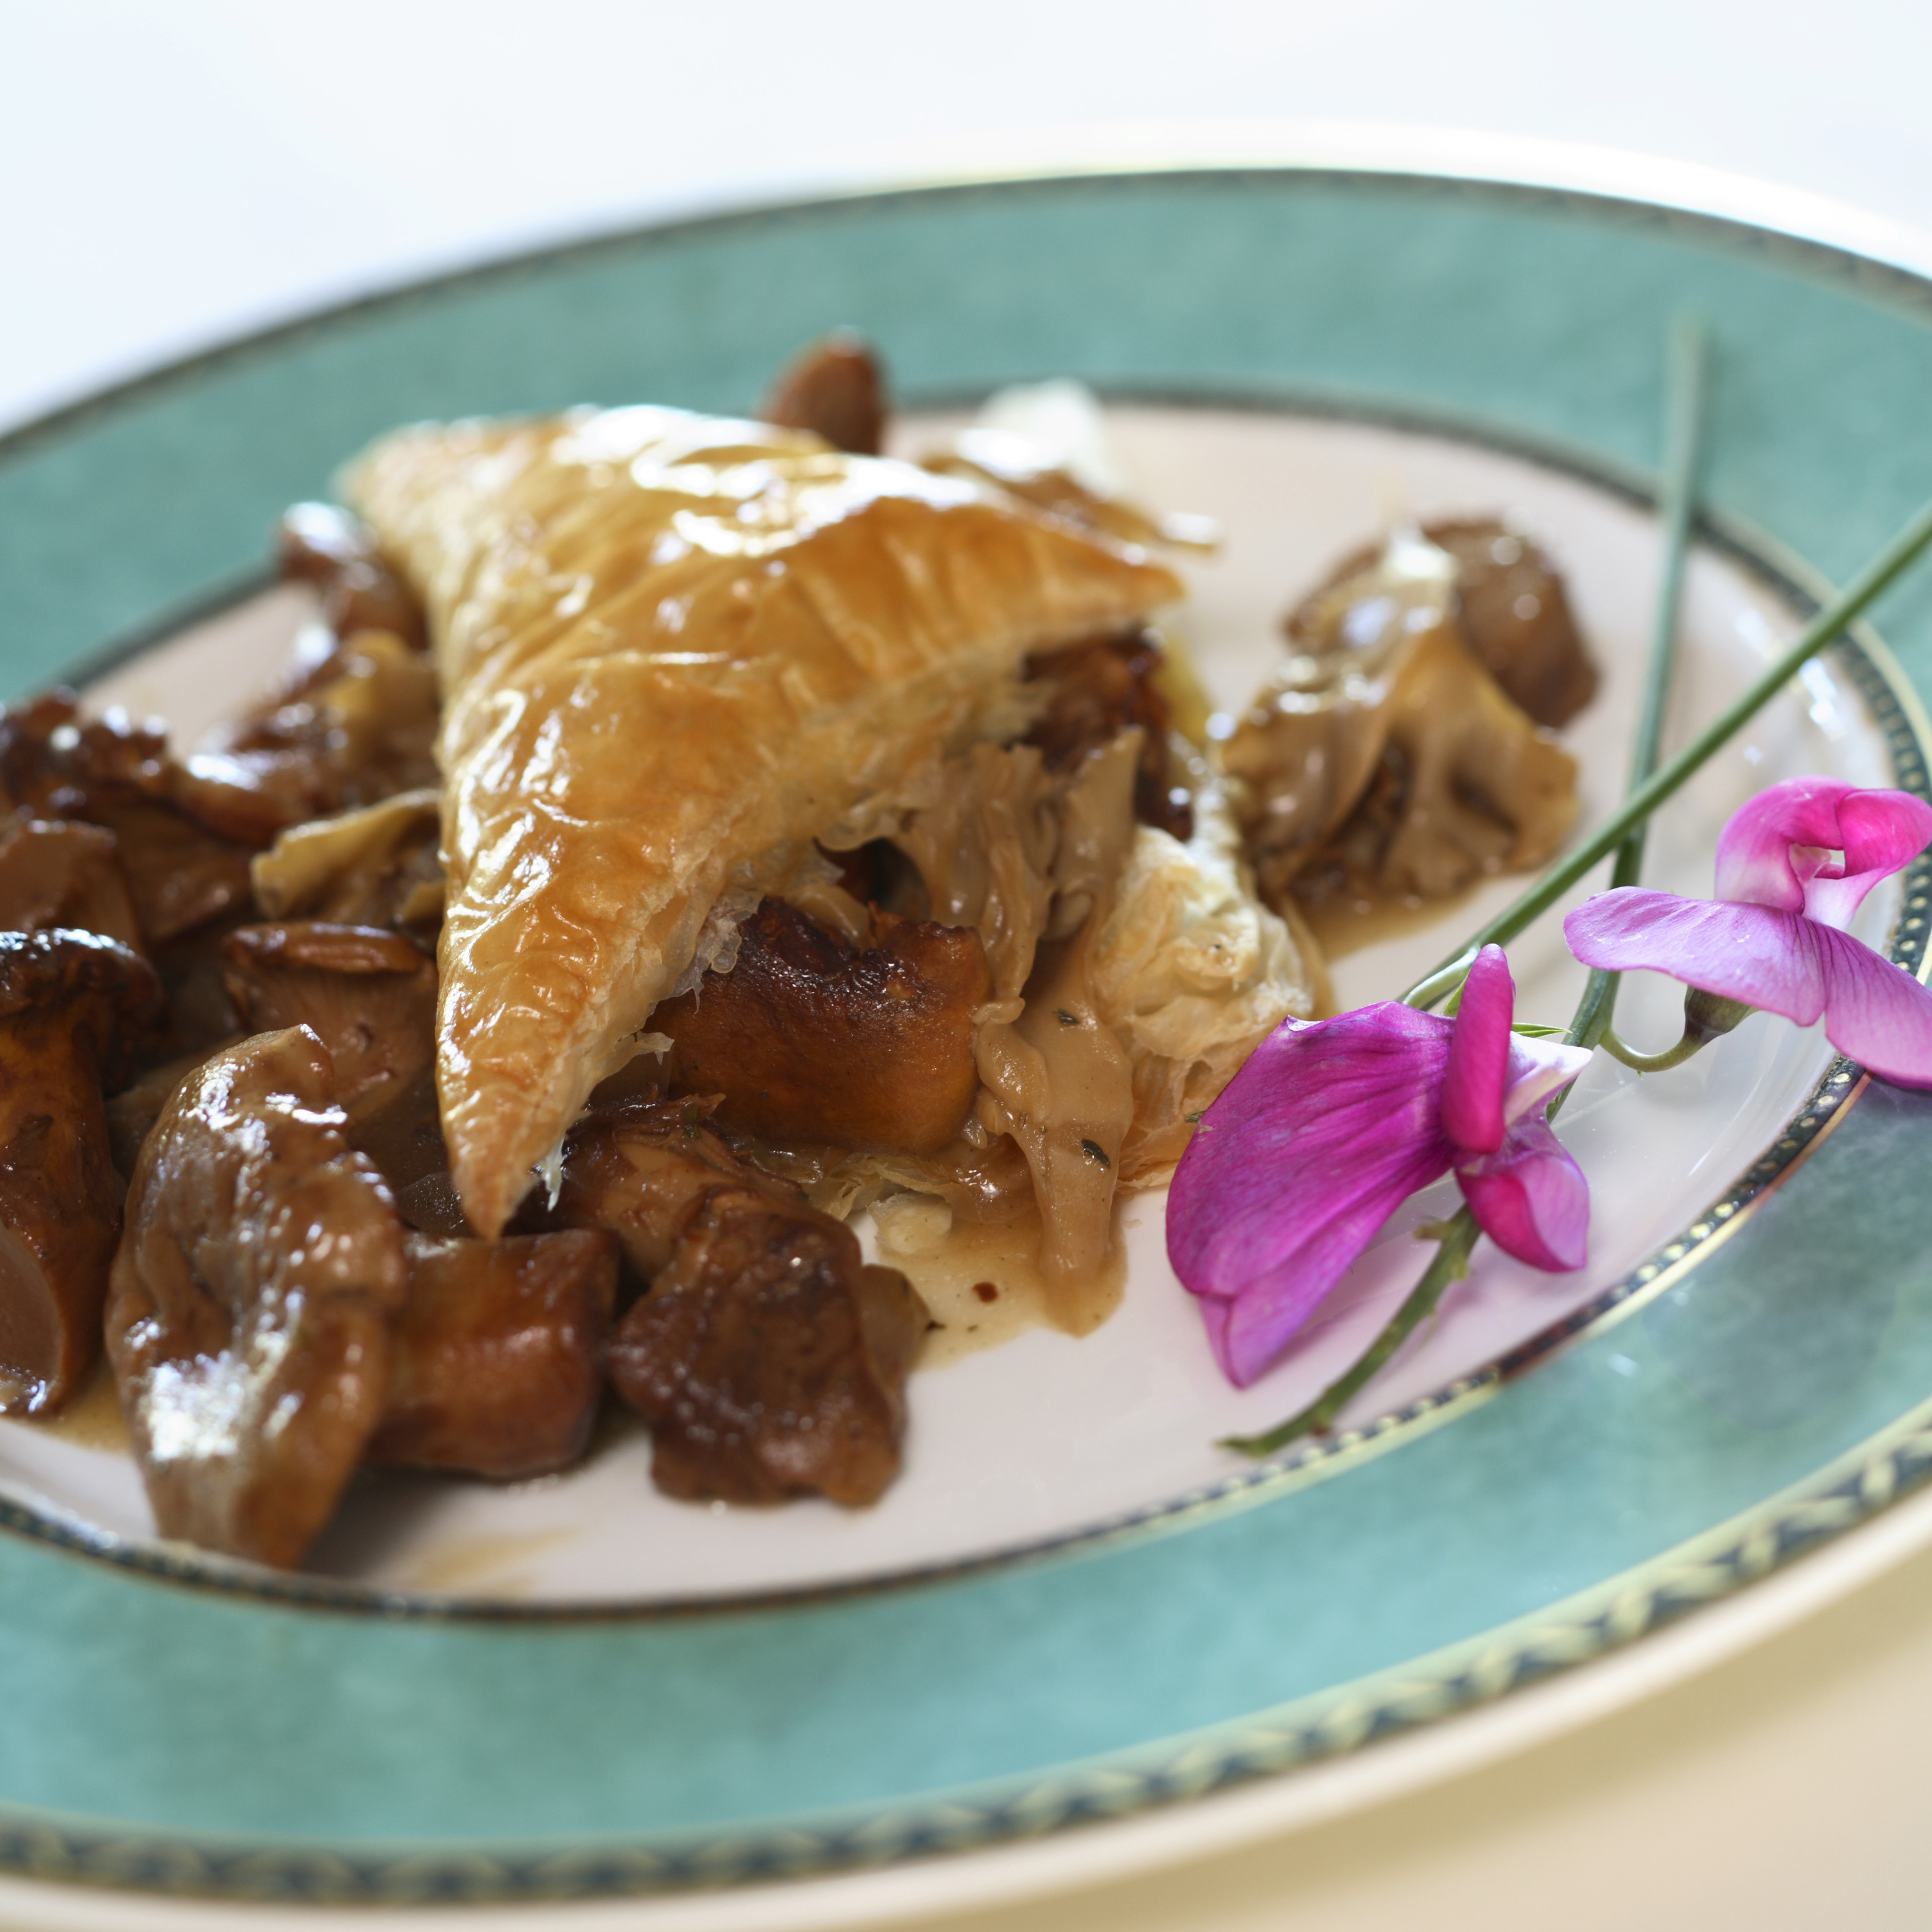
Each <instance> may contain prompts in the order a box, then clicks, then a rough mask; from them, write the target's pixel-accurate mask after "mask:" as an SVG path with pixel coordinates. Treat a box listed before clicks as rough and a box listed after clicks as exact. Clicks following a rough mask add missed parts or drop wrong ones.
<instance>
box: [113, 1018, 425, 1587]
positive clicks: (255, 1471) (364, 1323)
mask: <svg viewBox="0 0 1932 1932" xmlns="http://www.w3.org/2000/svg"><path fill="white" fill-rule="evenodd" d="M345 1125H346V1121H345V1117H344V1115H343V1113H342V1111H341V1109H340V1108H338V1106H335V1070H334V1068H333V1067H332V1064H331V1062H330V1060H329V1053H328V1050H327V1049H326V1048H325V1047H324V1046H323V1043H322V1042H321V1041H320V1040H319V1039H317V1037H316V1036H315V1034H313V1033H312V1032H311V1031H309V1030H308V1028H306V1027H291V1028H288V1029H287V1031H284V1032H281V1033H274V1034H261V1035H258V1036H257V1037H255V1038H254V1039H252V1040H244V1041H242V1043H240V1044H239V1046H233V1047H230V1048H229V1049H227V1050H226V1052H222V1053H218V1054H217V1055H214V1058H212V1059H211V1060H209V1061H208V1062H207V1063H206V1064H205V1065H204V1066H203V1067H202V1068H201V1069H200V1070H199V1073H196V1074H195V1075H193V1076H192V1077H191V1078H190V1079H188V1080H187V1081H186V1082H184V1083H183V1084H182V1085H181V1088H180V1090H179V1091H178V1092H177V1093H176V1094H175V1097H174V1098H173V1099H172V1100H171V1101H170V1102H169V1103H168V1106H167V1107H166V1109H164V1110H163V1113H162V1115H161V1117H160V1120H159V1121H157V1122H156V1123H155V1126H154V1131H153V1132H152V1133H151V1134H150V1135H149V1136H148V1139H147V1142H146V1144H145V1145H144V1146H143V1148H142V1151H141V1157H140V1159H139V1162H138V1163H136V1168H135V1172H134V1178H133V1184H132V1186H131V1187H130V1189H129V1190H128V1195H127V1226H126V1232H125V1233H124V1236H123V1238H122V1241H121V1248H120V1252H119V1253H118V1254H117V1255H116V1256H115V1260H114V1268H113V1286H112V1289H111V1292H110V1296H109V1300H108V1307H107V1349H108V1355H109V1357H110V1360H111V1361H113V1365H114V1373H115V1381H116V1382H117V1383H118V1385H119V1387H120V1391H121V1406H122V1407H123V1408H124V1409H125V1410H126V1412H127V1419H128V1421H129V1424H130V1427H131V1428H132V1430H133V1436H134V1443H135V1448H136V1453H137V1454H138V1455H139V1458H140V1461H141V1466H142V1474H143V1475H144V1477H145V1480H146V1483H147V1487H148V1499H149V1501H150V1502H151V1504H152V1505H153V1507H154V1516H155V1520H156V1521H157V1524H158V1525H159V1526H160V1530H161V1532H162V1534H163V1535H166V1536H172V1537H180V1538H184V1539H185V1540H187V1541H190V1542H192V1543H196V1544H201V1545H202V1547H204V1548H207V1549H211V1550H222V1551H225V1552H226V1553H228V1554H229V1555H232V1556H242V1557H248V1558H251V1559H254V1560H255V1561H257V1562H263V1563H269V1564H274V1565H281V1566H284V1567H289V1566H293V1565H295V1564H296V1563H298V1562H299V1561H300V1560H301V1559H302V1553H303V1552H304V1551H305V1550H306V1549H307V1548H308V1545H309V1544H310V1542H311V1541H312V1540H313V1539H314V1536H315V1535H316V1534H317V1532H318V1531H320V1529H321V1528H322V1527H323V1525H324V1524H325V1523H326V1522H327V1521H328V1520H329V1517H330V1516H331V1514H332V1513H333V1512H334V1511H335V1505H336V1502H337V1501H338V1498H339V1497H340V1496H341V1493H342V1489H343V1487H344V1484H346V1483H347V1481H348V1480H349V1478H350V1474H351V1473H352V1472H353V1470H354V1469H355V1468H356V1465H357V1463H359V1462H360V1461H361V1460H362V1454H363V1451H364V1448H365V1446H366V1445H367V1443H368V1440H369V1438H370V1436H371V1434H372V1433H374V1430H375V1428H376V1427H377V1424H378V1423H379V1422H380V1420H381V1418H382V1415H383V1408H384V1406H385V1404H386V1401H387V1398H388V1394H389V1376H390V1361H391V1336H390V1329H391V1323H392V1318H393V1316H394V1314H395V1311H396V1310H398V1309H399V1308H400V1307H401V1305H402V1303H403V1300H404V1295H405V1293H406V1292H407V1283H408V1272H409V1271H408V1262H407V1258H406V1256H405V1254H404V1247H403V1227H402V1223H401V1220H400V1219H399V1218H398V1215H397V1213H396V1209H395V1202H394V1200H393V1199H392V1197H391V1196H390V1193H389V1189H388V1188H387V1187H386V1186H385V1185H384V1184H383V1181H382V1179H381V1178H380V1176H379V1175H377V1172H376V1171H375V1169H374V1167H373V1166H371V1163H369V1162H368V1160H366V1159H365V1157H363V1156H362V1155H361V1154H356V1153H354V1152H353V1151H351V1150H350V1147H349V1145H348V1143H347V1140H346V1139H345V1138H344V1127H345Z"/></svg>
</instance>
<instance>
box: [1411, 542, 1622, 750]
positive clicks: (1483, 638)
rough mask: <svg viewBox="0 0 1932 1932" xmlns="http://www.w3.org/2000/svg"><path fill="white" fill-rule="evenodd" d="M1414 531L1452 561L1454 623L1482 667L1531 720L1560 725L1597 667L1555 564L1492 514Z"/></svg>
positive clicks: (1593, 683)
mask: <svg viewBox="0 0 1932 1932" xmlns="http://www.w3.org/2000/svg"><path fill="white" fill-rule="evenodd" d="M1422 533H1423V535H1424V536H1426V537H1427V538H1428V539H1429V541H1430V542H1431V543H1433V544H1439V545H1440V546H1441V547H1442V548H1443V549H1444V550H1447V551H1448V553H1449V554H1450V555H1451V556H1453V557H1454V559H1456V562H1457V577H1456V616H1457V624H1458V626H1459V628H1460V630H1461V631H1462V634H1463V637H1464V638H1465V640H1466V641H1467V642H1468V643H1469V646H1470V648H1471V649H1472V650H1474V651H1475V654H1476V655H1477V656H1478V657H1479V658H1481V660H1482V661H1483V666H1484V669H1485V670H1487V671H1488V673H1490V676H1492V677H1493V678H1494V679H1496V682H1497V683H1498V684H1499V685H1502V688H1503V691H1504V693H1505V695H1506V696H1507V697H1508V698H1509V699H1510V700H1511V703H1514V704H1517V705H1520V706H1521V707H1522V708H1523V709H1524V710H1525V711H1526V712H1529V715H1530V716H1531V717H1532V718H1535V720H1536V721H1537V723H1538V724H1547V725H1548V726H1549V727H1550V729H1551V730H1557V729H1559V728H1560V727H1562V726H1563V725H1565V724H1568V723H1569V721H1571V718H1574V717H1575V716H1576V715H1577V712H1580V710H1582V709H1583V707H1584V706H1585V705H1586V704H1588V703H1589V701H1590V700H1591V699H1592V698H1593V697H1595V696H1596V694H1597V667H1596V666H1595V664H1592V662H1591V661H1590V657H1589V652H1587V651H1586V650H1585V649H1584V648H1583V637H1582V636H1581V634H1580V633H1579V632H1578V631H1577V620H1576V619H1575V618H1574V616H1572V615H1571V610H1570V599H1569V597H1568V594H1567V593H1566V592H1565V590H1564V588H1563V579H1562V575H1561V574H1559V571H1558V570H1557V568H1556V565H1555V564H1553V563H1552V562H1550V559H1549V557H1548V556H1547V555H1545V554H1544V552H1543V550H1541V549H1540V548H1539V547H1538V545H1537V544H1536V543H1535V541H1534V539H1533V538H1529V537H1527V536H1525V535H1523V533H1522V532H1520V530H1514V529H1511V528H1510V526H1508V524H1506V523H1499V522H1497V521H1496V520H1495V519H1494V518H1493V517H1492V518H1484V519H1478V520H1473V521H1468V522H1449V523H1428V524H1425V525H1424V527H1423V532H1422Z"/></svg>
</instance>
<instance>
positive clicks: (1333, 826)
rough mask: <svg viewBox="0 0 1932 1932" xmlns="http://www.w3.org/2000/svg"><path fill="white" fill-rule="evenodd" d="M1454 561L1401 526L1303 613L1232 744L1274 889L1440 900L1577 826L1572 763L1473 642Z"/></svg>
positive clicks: (1520, 862) (1265, 882) (1230, 752)
mask: <svg viewBox="0 0 1932 1932" xmlns="http://www.w3.org/2000/svg"><path fill="white" fill-rule="evenodd" d="M1456 581H1457V564H1456V561H1455V559H1454V558H1453V557H1451V556H1450V555H1449V554H1448V553H1447V552H1446V551H1445V550H1442V549H1440V548H1439V547H1437V546H1436V545H1435V544H1432V543H1430V542H1428V541H1425V540H1424V539H1423V538H1420V537H1419V536H1418V535H1415V533H1414V532H1410V533H1409V534H1407V535H1403V534H1401V533H1398V534H1397V536H1396V537H1395V538H1392V539H1391V542H1390V544H1389V547H1388V549H1387V550H1386V551H1385V553H1383V554H1382V558H1381V559H1380V560H1379V562H1377V563H1376V565H1374V567H1373V568H1372V569H1371V570H1369V571H1364V572H1363V573H1361V574H1359V575H1358V576H1355V577H1349V578H1346V579H1345V580H1341V581H1340V582H1338V583H1335V584H1334V585H1331V586H1330V587H1329V588H1328V589H1327V590H1325V591H1324V592H1320V593H1318V595H1317V596H1316V597H1315V598H1310V600H1309V601H1308V603H1307V604H1304V606H1303V607H1302V610H1301V612H1299V613H1297V616H1296V617H1295V620H1294V626H1293V627H1292V643H1294V645H1295V651H1294V654H1293V655H1291V656H1290V657H1289V658H1288V659H1287V661H1286V662H1285V663H1284V664H1283V666H1282V667H1281V668H1280V670H1279V671H1277V673H1276V674H1275V676H1274V677H1273V678H1272V679H1271V680H1270V681H1269V682H1268V684H1266V685H1264V686H1263V687H1262V690H1261V691H1260V692H1259V694H1258V695H1257V697H1256V700H1255V701H1254V703H1253V704H1252V705H1251V706H1250V707H1249V709H1248V711H1247V714H1246V715H1244V717H1243V718H1242V719H1241V723H1240V724H1239V726H1238V727H1237V729H1236V730H1235V734H1234V736H1232V738H1231V739H1229V742H1228V745H1227V747H1226V751H1225V752H1224V754H1223V757H1224V760H1225V762H1226V767H1227V769H1228V770H1229V772H1230V773H1231V774H1232V775H1233V776H1234V777H1235V778H1238V779H1239V780H1241V781H1242V784H1243V787H1244V789H1243V790H1242V793H1241V817H1242V829H1243V830H1244V833H1245V834H1246V835H1247V839H1248V841H1249V847H1250V853H1251V854H1252V856H1253V859H1254V863H1255V870H1256V874H1257V875H1258V877H1259V881H1260V884H1261V887H1262V892H1263V893H1264V895H1265V896H1267V897H1268V898H1269V899H1270V901H1271V902H1273V903H1274V904H1281V903H1282V902H1283V900H1284V898H1286V895H1287V894H1288V892H1289V889H1290V888H1291V886H1292V888H1293V889H1294V891H1295V894H1296V895H1297V897H1298V898H1300V899H1301V901H1302V902H1303V903H1304V904H1322V903H1325V902H1328V901H1336V900H1358V899H1361V898H1371V899H1373V898H1398V899H1400V898H1411V899H1414V898H1440V897H1442V896H1445V895H1448V894H1449V893H1451V892H1456V891H1458V890H1460V889H1461V888H1462V887H1463V886H1465V885H1466V884H1468V883H1469V881H1470V880H1472V879H1473V878H1475V877H1477V876H1478V875H1479V874H1482V873H1484V872H1490V871H1500V870H1503V869H1505V868H1508V869H1512V870H1514V869H1516V868H1520V867H1523V866H1529V865H1537V864H1539V863H1541V861H1542V860H1543V859H1545V858H1547V857H1548V856H1550V853H1553V851H1555V850H1556V847H1557V846H1558V845H1559V844H1560V843H1561V842H1562V838H1563V836H1564V835H1565V832H1568V829H1569V826H1570V822H1571V819H1572V817H1574V815H1575V813H1576V808H1577V797H1576V764H1575V761H1574V760H1573V759H1572V758H1571V757H1570V755H1569V754H1568V752H1566V751H1564V750H1563V748H1562V747H1561V746H1560V745H1558V744H1557V742H1556V740H1555V739H1553V738H1552V737H1551V736H1550V734H1549V733H1548V732H1547V731H1545V730H1542V729H1541V727H1538V725H1537V724H1535V723H1534V722H1533V721H1532V720H1531V719H1530V718H1529V716H1528V715H1526V713H1525V712H1523V711H1521V710H1520V709H1518V708H1517V706H1516V705H1514V703H1511V700H1509V698H1508V697H1506V696H1505V694H1504V693H1503V691H1502V689H1501V688H1500V687H1499V685H1497V683H1496V681H1495V679H1493V678H1492V677H1491V676H1490V675H1489V673H1487V671H1486V670H1484V668H1483V667H1482V666H1481V664H1478V662H1476V661H1475V658H1473V657H1472V655H1471V653H1470V651H1469V647H1468V646H1466V644H1465V643H1463V640H1462V638H1461V637H1460V635H1459V634H1458V633H1457V630H1456V628H1455V625H1454V619H1453V610H1454V596H1455V585H1456Z"/></svg>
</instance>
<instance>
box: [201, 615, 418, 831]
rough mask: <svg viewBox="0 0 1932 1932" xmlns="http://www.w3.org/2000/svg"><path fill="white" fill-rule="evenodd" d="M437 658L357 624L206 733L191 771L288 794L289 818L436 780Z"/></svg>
mask: <svg viewBox="0 0 1932 1932" xmlns="http://www.w3.org/2000/svg"><path fill="white" fill-rule="evenodd" d="M436 727H437V686H436V667H435V666H434V664H431V661H430V660H429V658H428V657H427V656H426V655H425V654H424V653H423V652H422V651H421V650H420V649H416V647H415V646H412V645H411V644H410V643H409V642H408V641H407V640H406V639H404V637H400V636H398V634H396V633H395V631H391V630H386V629H380V630H379V629H375V628H361V629H358V630H355V631H351V632H350V633H349V634H348V635H347V637H344V640H343V641H342V643H341V645H340V646H338V648H337V649H335V650H333V651H332V652H328V653H327V654H326V655H324V656H323V658H321V659H320V661H319V662H317V663H309V662H308V661H306V660H299V661H298V664H297V666H296V675H295V676H293V679H291V680H290V682H287V683H286V684H285V685H284V686H283V687H282V688H281V689H280V690H278V691H275V693H273V694H272V695H271V696H270V697H268V698H267V699H266V700H264V701H263V703H260V704H259V705H257V706H254V707H253V708H252V709H250V710H248V711H247V712H244V713H243V714H242V716H240V717H239V718H236V719H233V720H232V721H230V722H229V723H227V724H223V725H219V726H217V727H216V728H215V729H214V730H213V731H212V732H211V733H209V734H208V738H207V739H206V740H205V748H204V749H203V750H202V751H201V752H199V753H198V754H196V756H195V757H193V758H192V759H191V760H190V761H189V764H190V770H192V771H193V772H196V773H197V774H201V773H205V774H207V775H211V776H225V777H226V778H229V780H231V781H233V782H234V783H236V784H239V785H242V786H252V787H257V788H258V789H260V790H262V791H263V792H265V793H271V794H272V795H274V796H275V797H277V798H278V799H282V800H284V801H286V805H287V808H286V809H285V810H284V813H283V815H282V817H281V819H280V820H279V821H278V823H276V824H275V825H273V826H269V828H268V830H267V833H266V835H265V836H264V837H263V838H262V839H261V840H260V841H258V842H260V843H262V844H266V843H267V842H268V838H269V837H272V836H273V835H275V833H276V832H278V831H280V830H281V829H282V827H283V826H286V825H288V824H291V823H297V822H299V821H302V820H308V819H311V818H314V817H319V816H320V815H322V814H325V813H328V812H335V811H341V810H342V809H343V808H344V807H345V806H350V805H372V804H374V803H376V802H377V801H379V800H380V799H384V798H387V797H389V796H391V795H392V794H393V793H396V792H399V791H409V790H416V789H419V788H420V787H423V786H425V785H430V784H434V783H435V781H436V775H437V774H436V760H435V755H434V740H435V737H436Z"/></svg>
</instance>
